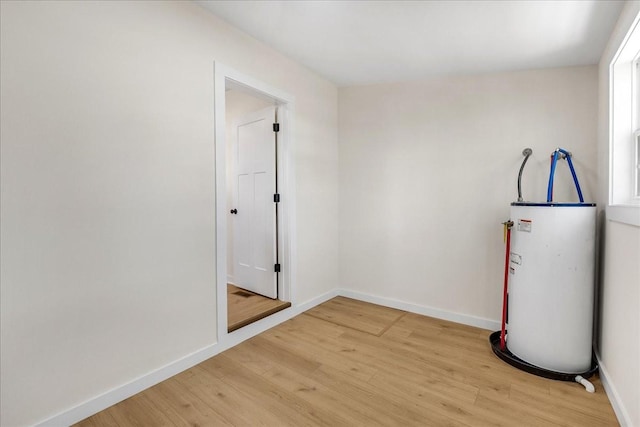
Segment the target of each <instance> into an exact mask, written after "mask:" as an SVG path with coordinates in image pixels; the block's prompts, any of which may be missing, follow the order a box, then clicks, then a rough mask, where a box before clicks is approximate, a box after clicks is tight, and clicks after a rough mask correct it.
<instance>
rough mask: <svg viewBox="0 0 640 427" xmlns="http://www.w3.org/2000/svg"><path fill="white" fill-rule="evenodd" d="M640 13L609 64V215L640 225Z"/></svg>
mask: <svg viewBox="0 0 640 427" xmlns="http://www.w3.org/2000/svg"><path fill="white" fill-rule="evenodd" d="M639 20H640V14H639V15H638V16H636V18H635V20H634V22H633V25H631V28H630V30H629V32H628V33H627V35H626V36H625V38H624V40H623V42H622V43H621V45H620V48H619V49H618V51H617V52H616V54H615V56H614V57H613V60H612V61H611V64H610V66H609V94H610V102H609V108H610V110H609V132H610V133H609V203H608V206H607V217H608V218H609V219H611V220H614V221H619V222H623V223H626V224H631V225H635V226H640V197H639V194H638V190H639V189H638V188H637V180H638V178H637V174H638V173H639V170H638V164H637V163H638V156H637V152H636V150H637V149H638V148H637V146H638V143H637V135H638V134H640V100H638V98H639V96H638V94H640V87H639V85H640V72H639V70H638V69H637V67H636V63H637V62H638V60H639V58H640V25H639Z"/></svg>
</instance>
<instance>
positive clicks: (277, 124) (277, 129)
mask: <svg viewBox="0 0 640 427" xmlns="http://www.w3.org/2000/svg"><path fill="white" fill-rule="evenodd" d="M273 131H274V132H280V123H274V124H273Z"/></svg>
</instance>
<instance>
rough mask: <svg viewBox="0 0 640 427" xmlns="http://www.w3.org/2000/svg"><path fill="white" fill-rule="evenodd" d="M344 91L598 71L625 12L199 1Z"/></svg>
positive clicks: (609, 4)
mask: <svg viewBox="0 0 640 427" xmlns="http://www.w3.org/2000/svg"><path fill="white" fill-rule="evenodd" d="M198 3H200V4H201V5H202V6H204V7H205V8H207V9H208V10H210V11H211V12H213V13H215V14H216V15H218V16H220V17H221V18H222V19H224V20H226V21H227V22H229V23H231V24H232V25H234V26H236V27H238V28H240V29H241V30H243V31H245V32H247V33H249V34H250V35H252V36H253V37H255V38H257V39H259V40H262V41H263V42H265V43H267V44H269V45H271V46H272V47H274V48H275V49H277V50H279V51H280V52H282V53H284V54H285V55H287V56H289V57H290V58H292V59H294V60H296V61H298V62H300V63H302V64H304V65H305V66H307V67H308V68H310V69H312V70H314V71H315V72H317V73H318V74H320V75H322V76H324V77H326V78H327V79H329V80H331V81H333V82H334V83H336V84H338V85H339V86H350V85H363V84H373V83H382V82H395V81H403V80H414V79H419V78H422V77H426V76H433V75H439V74H470V73H485V72H496V71H511V70H523V69H535V68H548V67H565V66H574V65H587V64H596V63H597V62H598V61H599V59H600V55H601V54H602V51H603V50H604V47H605V45H606V43H607V41H608V39H609V35H610V34H611V30H612V29H613V27H614V25H615V22H616V20H617V18H618V15H619V14H620V10H621V9H622V6H623V2H621V1H613V0H602V1H592V0H579V1H524V0H522V1H508V0H503V1H309V0H307V1H265V0H260V1H212V0H205V1H198Z"/></svg>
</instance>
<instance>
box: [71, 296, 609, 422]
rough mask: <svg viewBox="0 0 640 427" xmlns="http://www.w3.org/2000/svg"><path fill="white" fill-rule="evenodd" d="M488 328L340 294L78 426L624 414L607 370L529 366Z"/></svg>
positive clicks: (565, 418)
mask: <svg viewBox="0 0 640 427" xmlns="http://www.w3.org/2000/svg"><path fill="white" fill-rule="evenodd" d="M489 334H490V331H487V330H483V329H478V328H473V327H469V326H464V325H459V324H455V323H451V322H447V321H443V320H438V319H433V318H429V317H425V316H419V315H415V314H411V313H406V312H403V311H399V310H393V309H388V308H384V307H380V306H375V305H372V304H367V303H363V302H359V301H355V300H351V299H348V298H342V297H338V298H334V299H333V300H331V301H328V302H326V303H324V304H322V305H320V306H318V307H316V308H314V309H312V310H310V311H308V312H307V313H305V314H301V315H299V316H297V317H295V318H293V319H291V320H289V321H287V322H284V323H282V324H281V325H279V326H277V327H275V328H272V329H270V330H268V331H266V332H264V333H262V334H260V335H258V336H256V337H254V338H252V339H250V340H248V341H245V342H244V343H242V344H240V345H238V346H236V347H233V348H231V349H229V350H227V351H225V352H224V353H221V354H219V355H218V356H215V357H213V358H211V359H209V360H207V361H205V362H203V363H201V364H199V365H197V366H195V367H193V368H191V369H189V370H187V371H185V372H183V373H181V374H178V375H176V376H175V377H173V378H170V379H169V380H167V381H164V382H162V383H160V384H158V385H156V386H154V387H152V388H150V389H148V390H146V391H144V392H142V393H139V394H137V395H136V396H133V397H131V398H129V399H127V400H125V401H123V402H121V403H119V404H117V405H114V406H112V407H111V408H109V409H107V410H105V411H102V412H100V413H98V414H96V415H94V416H93V417H90V418H88V419H86V420H84V421H83V422H81V423H80V424H79V425H80V426H131V425H139V426H152V425H158V426H159V425H168V426H172V425H178V426H183V425H184V426H186V425H191V426H196V425H199V426H218V425H234V426H254V425H266V426H304V425H323V426H376V425H384V426H500V425H502V426H558V425H562V426H615V425H618V424H617V422H616V418H615V415H614V413H613V410H612V408H611V405H610V403H609V401H608V399H607V396H606V395H605V393H604V391H603V389H602V384H601V383H600V381H599V380H598V378H597V377H593V378H591V380H592V381H593V383H594V385H595V386H596V393H594V394H590V393H587V392H586V391H585V390H584V388H583V387H582V386H580V385H579V384H576V383H568V382H559V381H552V380H547V379H544V378H540V377H536V376H533V375H530V374H527V373H524V372H521V371H519V370H517V369H515V368H513V367H511V366H509V365H507V364H505V363H504V362H502V361H501V360H499V359H498V358H496V357H495V356H494V355H493V353H492V351H491V348H490V345H489V342H488V337H489Z"/></svg>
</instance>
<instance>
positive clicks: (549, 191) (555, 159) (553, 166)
mask: <svg viewBox="0 0 640 427" xmlns="http://www.w3.org/2000/svg"><path fill="white" fill-rule="evenodd" d="M558 153H562V154H564V155H565V158H566V159H567V163H569V170H571V176H572V177H573V182H574V184H575V185H576V190H577V191H578V198H579V199H580V203H584V198H583V197H582V190H581V189H580V183H579V182H578V176H577V175H576V170H575V169H574V168H573V162H572V161H571V153H569V152H568V151H567V150H563V149H562V148H558V149H556V151H554V152H553V159H552V160H551V171H550V172H549V186H548V187H547V202H552V201H553V177H554V175H555V173H556V163H557V162H558Z"/></svg>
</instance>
